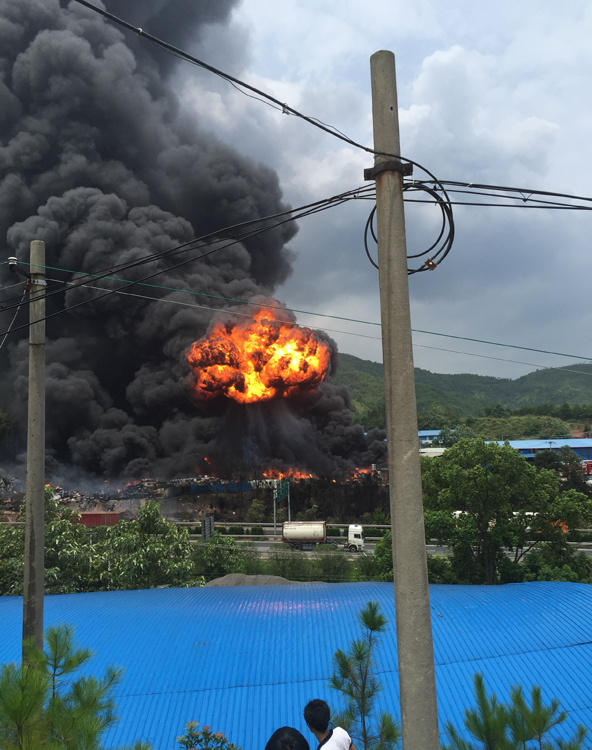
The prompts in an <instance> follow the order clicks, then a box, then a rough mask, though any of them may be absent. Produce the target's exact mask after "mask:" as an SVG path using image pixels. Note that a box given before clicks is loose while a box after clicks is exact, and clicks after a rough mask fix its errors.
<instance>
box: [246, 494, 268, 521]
mask: <svg viewBox="0 0 592 750" xmlns="http://www.w3.org/2000/svg"><path fill="white" fill-rule="evenodd" d="M266 520H267V512H266V510H265V504H264V503H263V502H262V501H261V500H253V502H252V503H251V507H250V508H249V510H248V511H247V521H251V522H252V523H263V522H264V521H266Z"/></svg>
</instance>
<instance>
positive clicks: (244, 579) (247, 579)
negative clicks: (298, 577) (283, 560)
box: [206, 573, 301, 586]
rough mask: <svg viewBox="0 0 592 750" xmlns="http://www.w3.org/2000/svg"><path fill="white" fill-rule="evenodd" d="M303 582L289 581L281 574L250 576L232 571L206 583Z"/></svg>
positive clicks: (276, 583) (224, 584)
mask: <svg viewBox="0 0 592 750" xmlns="http://www.w3.org/2000/svg"><path fill="white" fill-rule="evenodd" d="M294 583H301V581H288V579H287V578H282V577H281V576H264V575H256V576H248V575H246V574H245V573H230V574H229V575H227V576H222V578H214V580H213V581H210V582H209V583H206V586H282V585H284V584H294Z"/></svg>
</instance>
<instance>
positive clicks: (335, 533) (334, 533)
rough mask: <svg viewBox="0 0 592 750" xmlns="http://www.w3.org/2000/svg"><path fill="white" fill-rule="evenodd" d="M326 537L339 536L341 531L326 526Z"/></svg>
mask: <svg viewBox="0 0 592 750" xmlns="http://www.w3.org/2000/svg"><path fill="white" fill-rule="evenodd" d="M327 536H331V537H335V536H341V529H340V528H339V527H338V526H327Z"/></svg>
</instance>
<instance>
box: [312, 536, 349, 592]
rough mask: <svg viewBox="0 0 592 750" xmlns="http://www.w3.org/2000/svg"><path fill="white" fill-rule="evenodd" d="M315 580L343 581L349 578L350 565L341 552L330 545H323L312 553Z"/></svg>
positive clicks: (327, 581)
mask: <svg viewBox="0 0 592 750" xmlns="http://www.w3.org/2000/svg"><path fill="white" fill-rule="evenodd" d="M313 559H314V561H315V563H316V571H315V573H316V575H315V578H316V579H317V580H321V581H325V582H326V583H345V582H346V581H350V580H351V572H352V565H351V563H350V561H349V560H348V559H347V558H346V557H345V555H344V554H343V552H341V551H339V550H338V549H336V548H335V547H333V546H331V545H327V544H325V545H323V546H322V547H319V548H317V550H316V551H315V553H314V558H313Z"/></svg>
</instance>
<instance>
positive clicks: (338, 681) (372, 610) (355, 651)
mask: <svg viewBox="0 0 592 750" xmlns="http://www.w3.org/2000/svg"><path fill="white" fill-rule="evenodd" d="M358 620H359V622H360V625H361V627H362V637H361V638H359V639H356V640H354V641H352V642H351V644H350V646H349V651H347V652H345V651H342V650H341V649H339V650H337V651H336V652H335V655H334V657H333V669H334V672H333V674H332V675H331V678H330V680H329V687H331V688H333V689H334V690H337V691H338V692H340V693H341V695H342V696H343V698H344V699H345V704H346V705H345V709H344V710H343V711H342V712H341V713H339V714H335V715H334V716H333V717H332V721H333V724H335V725H339V726H341V727H343V728H344V729H345V730H346V732H348V733H349V735H350V737H351V738H352V739H353V740H355V742H356V746H357V747H358V748H360V750H361V748H363V750H392V749H393V748H395V747H397V746H398V744H399V741H400V738H401V733H400V729H399V725H398V723H397V722H396V721H395V720H394V719H393V717H392V716H391V714H389V713H386V712H383V713H380V714H379V715H376V711H375V703H376V696H377V695H378V693H379V692H380V691H381V690H382V685H381V682H380V680H379V679H378V677H377V674H376V649H377V646H378V642H379V640H378V636H379V635H380V634H381V633H384V632H385V630H386V626H387V624H388V620H387V619H386V617H385V616H384V615H383V614H382V612H381V611H380V605H379V604H378V602H368V604H366V606H365V607H364V609H362V611H361V612H360V613H359V615H358Z"/></svg>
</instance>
